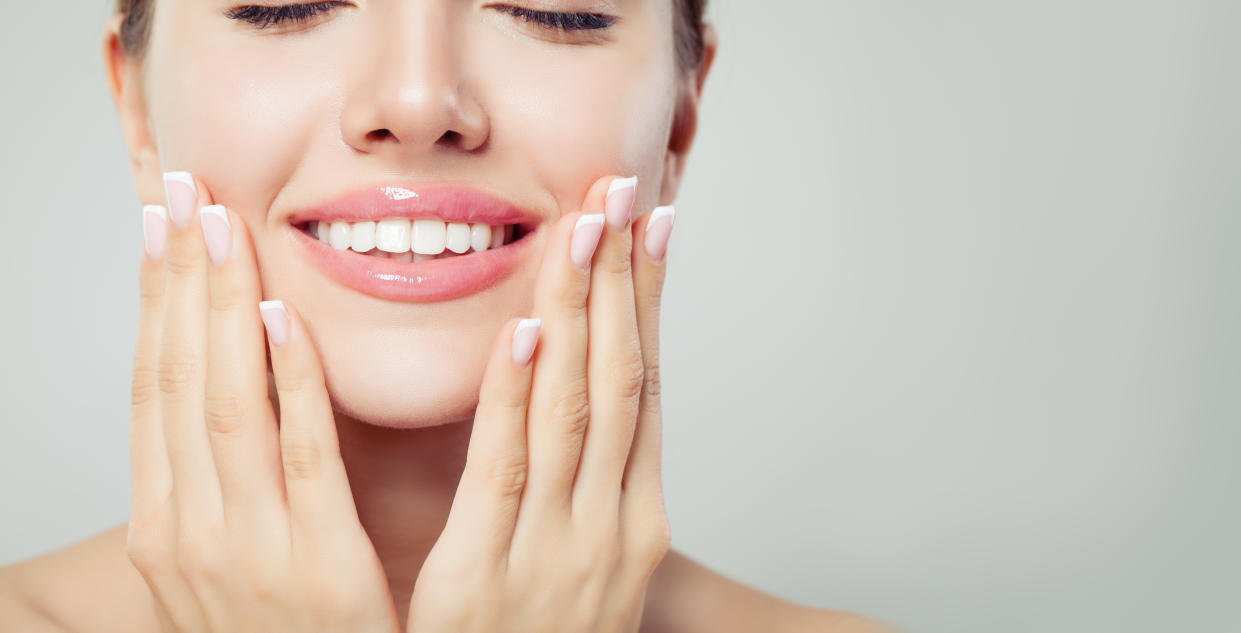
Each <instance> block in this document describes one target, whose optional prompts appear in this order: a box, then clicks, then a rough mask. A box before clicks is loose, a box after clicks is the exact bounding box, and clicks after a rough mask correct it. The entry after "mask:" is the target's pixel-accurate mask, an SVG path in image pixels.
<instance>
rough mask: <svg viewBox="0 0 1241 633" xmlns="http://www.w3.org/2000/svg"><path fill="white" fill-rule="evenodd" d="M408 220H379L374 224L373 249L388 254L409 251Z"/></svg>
mask: <svg viewBox="0 0 1241 633" xmlns="http://www.w3.org/2000/svg"><path fill="white" fill-rule="evenodd" d="M409 226H410V223H409V220H400V219H398V220H380V221H379V222H377V223H376V224H375V247H376V248H378V249H379V250H381V251H388V252H389V253H401V252H404V251H407V250H409V245H410V228H409Z"/></svg>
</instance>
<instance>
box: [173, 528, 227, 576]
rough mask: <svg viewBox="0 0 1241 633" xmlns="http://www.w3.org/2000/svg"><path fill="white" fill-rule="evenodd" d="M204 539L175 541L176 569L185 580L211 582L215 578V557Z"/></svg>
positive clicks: (187, 538)
mask: <svg viewBox="0 0 1241 633" xmlns="http://www.w3.org/2000/svg"><path fill="white" fill-rule="evenodd" d="M213 550H214V548H212V547H211V546H210V544H209V543H208V542H207V540H206V539H203V538H197V537H193V536H184V537H182V538H180V539H178V541H177V554H176V564H177V569H178V570H180V572H181V574H182V575H183V576H185V577H186V578H193V579H196V580H200V581H201V580H212V579H214V578H215V577H216V575H217V574H216V571H217V569H218V568H217V566H216V561H217V557H216V556H215V553H214V551H213Z"/></svg>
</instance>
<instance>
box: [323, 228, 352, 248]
mask: <svg viewBox="0 0 1241 633" xmlns="http://www.w3.org/2000/svg"><path fill="white" fill-rule="evenodd" d="M349 234H350V230H349V223H348V222H333V223H332V227H331V229H329V230H328V241H329V242H330V243H331V244H332V248H334V249H336V250H338V251H343V250H345V249H347V248H349V242H350V239H351V238H350V236H349Z"/></svg>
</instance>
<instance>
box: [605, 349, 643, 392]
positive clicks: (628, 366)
mask: <svg viewBox="0 0 1241 633" xmlns="http://www.w3.org/2000/svg"><path fill="white" fill-rule="evenodd" d="M645 374H646V370H645V369H644V368H643V367H642V359H641V358H638V357H635V356H633V355H631V357H629V358H625V359H624V360H621V361H617V362H614V363H611V364H610V366H609V367H608V378H609V381H610V382H611V383H612V384H613V385H614V386H615V388H616V390H617V391H619V392H620V396H621V397H622V398H624V399H626V400H629V399H634V398H637V397H638V396H640V395H641V394H642V389H643V387H642V383H643V380H644V378H645Z"/></svg>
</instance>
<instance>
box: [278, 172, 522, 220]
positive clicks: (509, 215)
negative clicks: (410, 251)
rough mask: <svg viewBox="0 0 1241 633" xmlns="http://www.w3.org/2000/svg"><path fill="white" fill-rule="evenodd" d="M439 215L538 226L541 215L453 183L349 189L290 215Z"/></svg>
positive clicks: (380, 217)
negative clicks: (335, 196)
mask: <svg viewBox="0 0 1241 633" xmlns="http://www.w3.org/2000/svg"><path fill="white" fill-rule="evenodd" d="M387 218H411V219H416V218H438V219H440V220H443V221H445V222H470V223H481V224H490V225H497V226H498V225H507V224H519V225H526V226H530V225H534V224H537V223H538V222H540V221H541V220H542V219H541V218H540V217H539V216H538V215H536V214H534V213H531V212H530V211H527V210H525V209H523V208H522V207H521V206H519V205H517V204H515V203H513V202H510V201H508V200H505V199H503V198H500V197H498V196H495V195H492V194H490V193H487V192H486V191H483V190H481V189H477V188H474V187H469V186H464V185H453V184H409V183H385V184H381V185H376V186H372V187H365V188H362V189H357V190H354V191H350V192H348V193H345V194H344V195H341V196H339V197H337V198H334V199H332V200H328V201H326V202H323V203H320V204H316V205H311V206H309V207H307V208H305V209H302V210H300V211H297V212H295V213H293V214H292V215H291V216H289V222H291V223H292V224H301V223H303V222H308V221H312V220H320V221H323V222H333V221H367V220H383V219H387Z"/></svg>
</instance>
